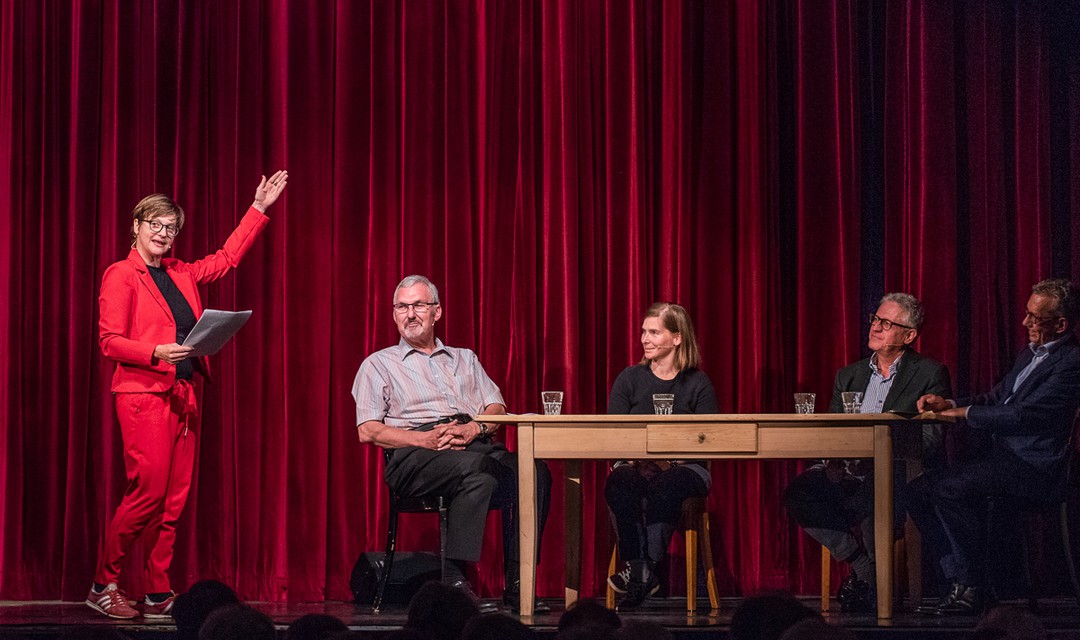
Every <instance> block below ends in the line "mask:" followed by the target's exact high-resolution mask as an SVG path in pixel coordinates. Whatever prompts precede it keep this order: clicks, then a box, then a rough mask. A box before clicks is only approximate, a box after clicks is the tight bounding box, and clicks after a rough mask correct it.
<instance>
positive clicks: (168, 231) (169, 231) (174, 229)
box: [139, 220, 180, 238]
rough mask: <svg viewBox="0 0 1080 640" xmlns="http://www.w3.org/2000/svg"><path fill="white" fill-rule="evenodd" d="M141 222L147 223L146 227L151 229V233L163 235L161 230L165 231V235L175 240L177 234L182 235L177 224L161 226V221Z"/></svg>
mask: <svg viewBox="0 0 1080 640" xmlns="http://www.w3.org/2000/svg"><path fill="white" fill-rule="evenodd" d="M139 222H145V223H146V226H148V227H150V233H161V230H162V229H164V230H165V235H167V236H169V237H170V238H175V237H176V234H178V233H180V227H178V226H176V225H175V224H161V221H160V220H139Z"/></svg>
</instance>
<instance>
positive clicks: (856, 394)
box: [840, 391, 863, 413]
mask: <svg viewBox="0 0 1080 640" xmlns="http://www.w3.org/2000/svg"><path fill="white" fill-rule="evenodd" d="M862 395H863V394H862V391H843V392H841V393H840V399H841V400H843V401H844V413H859V412H861V411H862Z"/></svg>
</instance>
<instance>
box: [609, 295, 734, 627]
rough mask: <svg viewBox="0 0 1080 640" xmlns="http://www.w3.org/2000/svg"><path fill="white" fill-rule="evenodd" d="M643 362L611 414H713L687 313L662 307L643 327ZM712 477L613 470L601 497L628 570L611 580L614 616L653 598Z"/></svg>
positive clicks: (628, 467) (628, 376) (615, 392)
mask: <svg viewBox="0 0 1080 640" xmlns="http://www.w3.org/2000/svg"><path fill="white" fill-rule="evenodd" d="M641 346H642V348H643V349H644V355H643V357H642V359H641V362H640V363H638V364H636V365H634V366H632V367H627V368H626V369H624V370H623V372H622V373H620V374H619V377H618V378H616V379H615V384H613V385H612V386H611V396H610V398H609V399H608V413H613V414H651V413H653V394H658V393H660V394H674V396H675V406H674V410H673V411H672V413H716V412H717V407H716V393H715V392H714V391H713V386H712V382H710V381H709V376H707V375H705V373H704V372H703V371H701V370H699V369H698V368H697V366H698V363H699V361H700V359H701V354H700V352H699V351H698V345H697V339H696V338H695V337H694V324H693V322H691V320H690V315H689V314H688V313H687V312H686V309H684V308H683V307H681V306H679V305H677V304H674V303H671V302H657V303H654V304H653V305H652V306H650V307H649V308H648V310H646V311H645V319H644V320H643V321H642V323H641ZM709 484H710V476H709V470H708V468H707V467H706V466H705V464H704V463H703V462H700V461H676V460H673V461H667V460H637V461H633V460H620V461H619V462H616V463H615V464H614V466H612V468H611V475H609V476H608V479H607V484H606V486H605V487H604V496H605V497H606V498H607V504H608V508H610V509H611V514H612V518H613V519H614V520H615V529H616V533H617V534H618V537H619V555H620V557H621V558H622V561H623V566H622V568H621V570H620V571H618V572H616V573H615V574H614V575H612V576H610V577H609V578H608V584H609V585H611V588H612V589H614V590H615V591H617V592H618V593H620V594H622V596H621V598H620V599H619V603H618V606H617V609H618V610H619V611H628V610H630V609H634V608H636V607H638V606H640V605H641V603H642V602H644V601H645V599H646V598H648V597H649V596H651V595H652V594H654V593H656V591H657V589H659V587H660V581H659V579H658V578H657V576H656V573H655V572H654V569H655V567H656V565H657V564H658V563H659V562H660V560H662V559H663V557H664V554H665V553H666V552H667V548H668V544H669V543H670V542H671V535H672V533H673V532H674V531H675V525H676V523H677V522H678V520H679V516H680V513H681V509H682V502H683V500H685V499H686V498H691V497H705V496H706V495H708V493H709Z"/></svg>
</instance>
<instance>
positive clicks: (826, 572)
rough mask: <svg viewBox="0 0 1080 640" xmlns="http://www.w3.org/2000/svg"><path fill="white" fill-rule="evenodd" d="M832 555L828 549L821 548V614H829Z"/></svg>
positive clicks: (823, 546)
mask: <svg viewBox="0 0 1080 640" xmlns="http://www.w3.org/2000/svg"><path fill="white" fill-rule="evenodd" d="M831 578H832V553H830V552H829V549H828V547H826V546H825V545H822V546H821V612H822V613H828V612H829V601H830V598H829V596H830V595H831V594H832V585H831V584H830V581H831Z"/></svg>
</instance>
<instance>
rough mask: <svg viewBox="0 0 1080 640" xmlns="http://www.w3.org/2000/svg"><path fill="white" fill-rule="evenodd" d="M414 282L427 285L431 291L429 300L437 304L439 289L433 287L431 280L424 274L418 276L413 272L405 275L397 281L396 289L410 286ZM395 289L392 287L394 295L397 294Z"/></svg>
mask: <svg viewBox="0 0 1080 640" xmlns="http://www.w3.org/2000/svg"><path fill="white" fill-rule="evenodd" d="M414 284H422V285H425V286H427V288H428V291H430V292H431V301H432V302H434V303H435V304H439V290H438V289H437V288H436V287H435V285H434V284H432V282H431V280H428V279H427V278H425V277H424V276H418V275H415V274H414V275H411V276H405V277H404V278H402V279H401V282H399V283H398V286H397V289H404V288H406V287H411V286H413V285H414ZM397 289H394V296H397Z"/></svg>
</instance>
